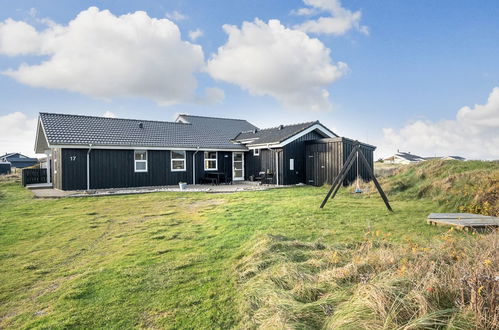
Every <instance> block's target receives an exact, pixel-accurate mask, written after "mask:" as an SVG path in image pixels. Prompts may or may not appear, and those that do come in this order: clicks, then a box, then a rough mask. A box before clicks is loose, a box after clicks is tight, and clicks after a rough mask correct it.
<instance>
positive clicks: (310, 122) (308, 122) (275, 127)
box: [250, 120, 319, 132]
mask: <svg viewBox="0 0 499 330" xmlns="http://www.w3.org/2000/svg"><path fill="white" fill-rule="evenodd" d="M318 122H319V121H318V120H315V121H306V122H303V123H296V124H289V125H277V126H274V127H268V128H261V129H259V131H268V130H271V129H278V128H279V127H280V126H282V127H291V126H299V125H305V124H316V123H318ZM250 132H251V131H250Z"/></svg>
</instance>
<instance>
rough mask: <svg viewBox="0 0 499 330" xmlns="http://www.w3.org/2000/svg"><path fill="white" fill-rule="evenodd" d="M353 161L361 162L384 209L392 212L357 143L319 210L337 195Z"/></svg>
mask: <svg viewBox="0 0 499 330" xmlns="http://www.w3.org/2000/svg"><path fill="white" fill-rule="evenodd" d="M355 159H360V160H361V161H362V164H363V165H364V166H365V168H366V170H367V173H368V174H369V176H370V177H371V179H372V180H373V182H374V185H375V186H376V189H378V192H379V194H380V196H381V198H382V199H383V202H385V205H386V208H387V209H388V211H390V212H393V210H392V207H391V206H390V203H389V202H388V198H387V197H386V195H385V192H384V191H383V189H381V186H380V185H379V182H378V180H377V179H376V177H375V176H374V172H373V170H372V168H371V166H369V162H368V161H367V159H366V157H365V156H364V154H363V153H362V152H361V149H360V143H358V142H357V144H356V145H355V147H354V148H353V149H352V152H350V155H348V158H347V160H346V161H345V164H344V165H343V167H342V168H341V170H340V173H338V175H337V176H336V178H334V181H333V184H332V185H331V189H329V191H328V193H327V195H326V197H325V198H324V200H323V201H322V203H321V209H322V208H324V206H325V205H326V203H327V201H328V200H329V197H331V199H333V198H334V197H335V196H336V193H338V190H339V189H340V187H341V186H342V184H343V180H345V177H346V176H347V173H348V171H349V170H350V168H351V167H352V165H353V164H354V162H355ZM357 166H358V165H357ZM331 194H332V196H331Z"/></svg>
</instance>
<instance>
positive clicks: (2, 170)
mask: <svg viewBox="0 0 499 330" xmlns="http://www.w3.org/2000/svg"><path fill="white" fill-rule="evenodd" d="M10 166H11V165H10V163H9V162H0V174H10V169H11V167H10Z"/></svg>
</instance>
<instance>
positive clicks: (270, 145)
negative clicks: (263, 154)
mask: <svg viewBox="0 0 499 330" xmlns="http://www.w3.org/2000/svg"><path fill="white" fill-rule="evenodd" d="M315 130H319V131H321V132H322V133H323V134H324V135H327V137H330V138H335V137H338V136H337V135H336V134H334V133H333V132H331V131H330V130H329V129H327V128H326V127H325V126H323V125H322V124H314V125H312V126H310V127H309V128H307V129H306V130H303V131H301V132H300V133H298V134H296V135H293V136H292V137H290V138H288V139H286V140H284V141H282V142H280V143H268V144H259V145H258V144H255V145H253V146H249V147H248V149H250V150H253V149H260V148H262V147H268V148H282V147H284V146H285V145H287V144H289V143H291V142H293V141H295V140H297V139H299V138H301V137H302V136H304V135H306V134H308V133H310V132H312V131H315Z"/></svg>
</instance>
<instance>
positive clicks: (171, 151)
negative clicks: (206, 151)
mask: <svg viewBox="0 0 499 330" xmlns="http://www.w3.org/2000/svg"><path fill="white" fill-rule="evenodd" d="M174 151H175V152H183V153H184V159H180V158H173V155H172V153H173V152H174ZM186 159H187V152H186V151H185V150H170V170H171V171H172V172H185V171H187V166H186ZM174 161H176V162H177V161H178V162H180V161H183V163H184V168H183V169H178V168H176V169H174V168H173V162H174Z"/></svg>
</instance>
